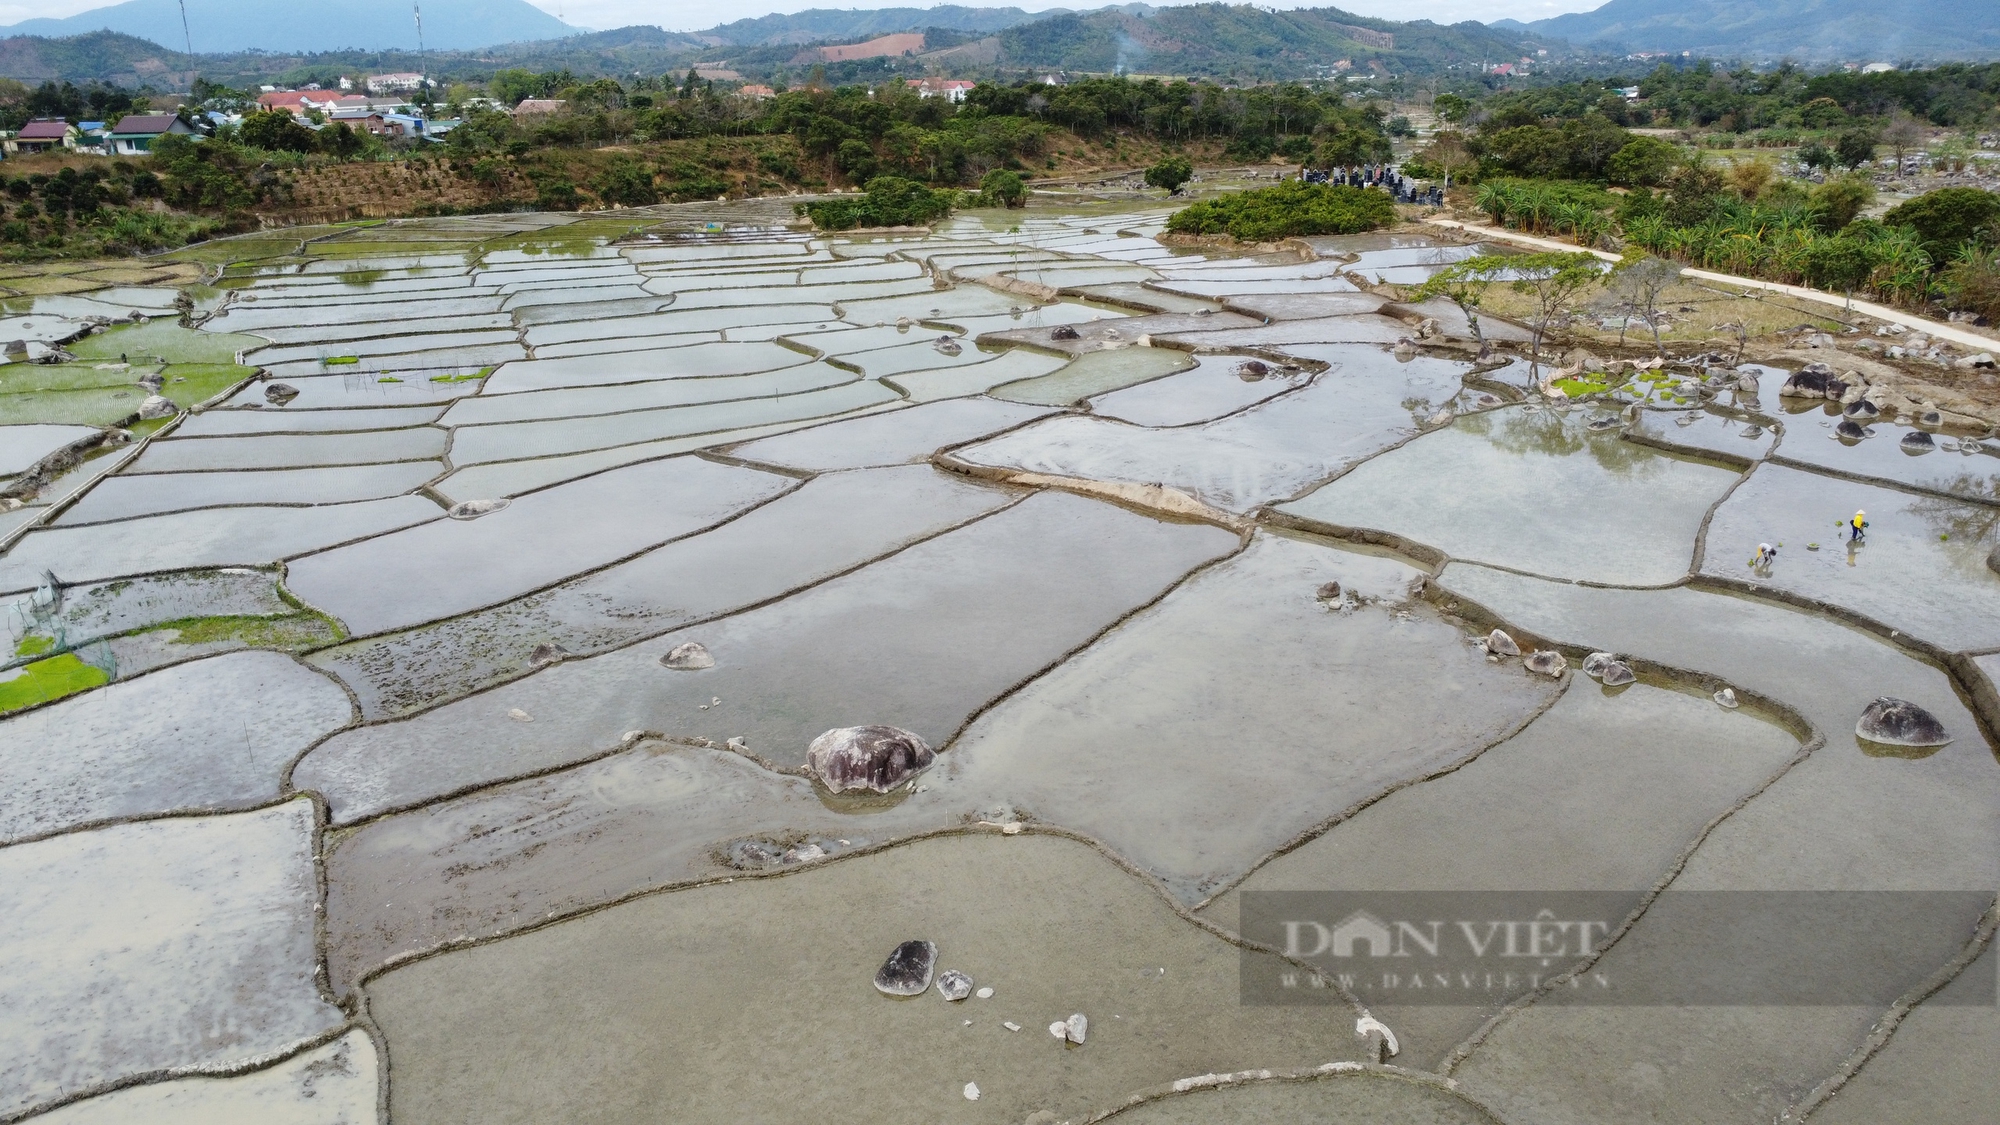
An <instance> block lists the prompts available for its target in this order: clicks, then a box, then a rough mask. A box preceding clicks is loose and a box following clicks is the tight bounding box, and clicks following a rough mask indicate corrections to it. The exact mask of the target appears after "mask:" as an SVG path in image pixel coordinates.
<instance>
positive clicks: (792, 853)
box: [781, 843, 826, 863]
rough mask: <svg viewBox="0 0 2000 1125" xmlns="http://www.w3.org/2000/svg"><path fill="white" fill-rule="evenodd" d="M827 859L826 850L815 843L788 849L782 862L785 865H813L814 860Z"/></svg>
mask: <svg viewBox="0 0 2000 1125" xmlns="http://www.w3.org/2000/svg"><path fill="white" fill-rule="evenodd" d="M825 858H826V849H825V848H822V847H820V846H819V845H818V844H814V843H804V844H797V845H794V846H792V847H789V848H786V849H785V854H784V855H783V856H782V857H781V861H782V862H784V863H811V862H812V861H813V860H816V859H825Z"/></svg>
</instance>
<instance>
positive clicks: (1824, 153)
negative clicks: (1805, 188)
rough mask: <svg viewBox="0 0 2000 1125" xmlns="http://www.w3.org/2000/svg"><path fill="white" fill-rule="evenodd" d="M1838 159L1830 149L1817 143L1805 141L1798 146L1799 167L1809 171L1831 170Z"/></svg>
mask: <svg viewBox="0 0 2000 1125" xmlns="http://www.w3.org/2000/svg"><path fill="white" fill-rule="evenodd" d="M1838 159H1840V158H1839V157H1838V156H1836V155H1835V154H1834V151H1833V150H1832V149H1830V148H1828V147H1827V146H1826V145H1824V144H1822V143H1821V142H1819V141H1807V142H1806V143H1805V144H1802V145H1800V146H1799V166H1800V167H1802V168H1805V169H1807V170H1809V171H1820V170H1824V169H1827V168H1831V167H1833V164H1834V161H1836V160H1838Z"/></svg>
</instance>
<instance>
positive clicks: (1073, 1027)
mask: <svg viewBox="0 0 2000 1125" xmlns="http://www.w3.org/2000/svg"><path fill="white" fill-rule="evenodd" d="M1089 1032H1090V1021H1089V1020H1087V1019H1085V1018H1084V1016H1083V1013H1082V1012H1076V1013H1073V1014H1071V1016H1070V1017H1069V1018H1068V1019H1066V1020H1057V1021H1056V1022H1054V1023H1052V1024H1050V1025H1049V1034H1050V1035H1053V1036H1055V1037H1056V1038H1057V1039H1061V1040H1064V1041H1066V1042H1070V1043H1082V1042H1083V1039H1084V1036H1085V1035H1087V1034H1089Z"/></svg>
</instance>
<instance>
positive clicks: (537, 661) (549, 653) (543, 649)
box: [528, 641, 570, 667]
mask: <svg viewBox="0 0 2000 1125" xmlns="http://www.w3.org/2000/svg"><path fill="white" fill-rule="evenodd" d="M569 655H570V652H569V650H568V649H566V648H564V647H563V646H561V645H559V644H557V643H555V642H554V641H543V642H542V643H541V644H538V645H536V646H535V650H534V651H533V652H531V653H529V654H528V663H529V664H531V665H534V666H536V667H540V666H541V665H543V664H554V663H555V662H556V661H558V660H562V659H564V658H566V657H568V656H569Z"/></svg>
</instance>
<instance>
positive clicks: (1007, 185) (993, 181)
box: [979, 168, 1028, 207]
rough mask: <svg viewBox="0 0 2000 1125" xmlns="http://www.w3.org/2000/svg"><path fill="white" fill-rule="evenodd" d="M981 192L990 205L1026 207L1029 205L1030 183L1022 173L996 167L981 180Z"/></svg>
mask: <svg viewBox="0 0 2000 1125" xmlns="http://www.w3.org/2000/svg"><path fill="white" fill-rule="evenodd" d="M979 194H980V195H981V196H982V197H983V198H984V201H985V202H986V203H987V204H988V205H989V206H994V207H1025V206H1027V205H1028V185H1027V183H1026V182H1025V181H1023V180H1022V179H1021V176H1020V173H1018V172H1010V171H1008V170H1007V169H1005V168H995V169H994V170H993V171H991V172H988V173H986V177H985V178H984V179H982V180H980V181H979Z"/></svg>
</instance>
